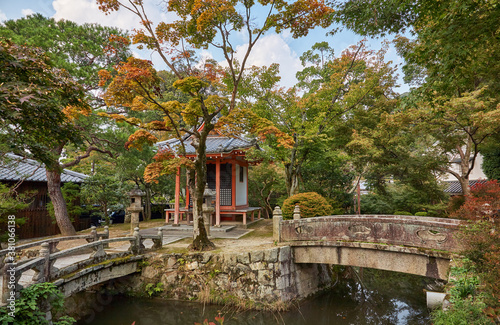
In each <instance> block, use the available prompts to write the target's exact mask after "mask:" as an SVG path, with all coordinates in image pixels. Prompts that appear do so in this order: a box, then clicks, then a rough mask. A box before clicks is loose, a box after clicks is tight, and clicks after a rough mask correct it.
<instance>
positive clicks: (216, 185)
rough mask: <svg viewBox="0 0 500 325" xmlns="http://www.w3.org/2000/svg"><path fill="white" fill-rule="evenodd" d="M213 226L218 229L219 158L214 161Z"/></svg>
mask: <svg viewBox="0 0 500 325" xmlns="http://www.w3.org/2000/svg"><path fill="white" fill-rule="evenodd" d="M215 226H216V227H220V158H217V159H216V160H215Z"/></svg>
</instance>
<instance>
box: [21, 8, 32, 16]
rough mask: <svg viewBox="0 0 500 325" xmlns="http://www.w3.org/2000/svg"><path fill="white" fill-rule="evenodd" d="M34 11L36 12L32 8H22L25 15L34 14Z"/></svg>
mask: <svg viewBox="0 0 500 325" xmlns="http://www.w3.org/2000/svg"><path fill="white" fill-rule="evenodd" d="M34 13H35V12H34V11H33V10H31V9H22V10H21V14H22V15H23V16H25V17H26V16H31V15H33V14H34Z"/></svg>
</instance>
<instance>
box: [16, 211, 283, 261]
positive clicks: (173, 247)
mask: <svg viewBox="0 0 500 325" xmlns="http://www.w3.org/2000/svg"><path fill="white" fill-rule="evenodd" d="M163 225H164V221H163V220H151V221H146V222H141V223H140V228H141V229H147V228H157V227H161V226H163ZM248 229H249V230H251V232H249V233H248V234H246V235H243V236H242V237H240V238H239V239H234V238H224V239H223V238H214V239H212V242H213V243H214V244H215V246H216V251H217V252H237V251H240V250H243V249H244V250H248V249H252V250H254V249H266V248H271V247H274V243H273V230H272V219H262V220H261V221H259V222H256V223H254V224H252V225H250V226H249V227H248ZM97 231H98V232H99V233H102V232H103V231H104V230H103V228H98V229H97ZM129 232H130V224H116V225H111V226H110V227H109V237H110V238H116V237H124V236H127V235H128V234H129ZM89 233H90V229H87V230H83V231H80V232H78V235H83V234H89ZM184 233H185V232H184ZM55 237H58V236H53V237H50V238H55ZM37 240H41V238H39V239H37ZM30 241H33V240H23V241H22V242H19V243H18V245H22V244H24V243H28V242H30ZM191 242H192V239H191V238H185V239H181V240H179V241H176V242H174V243H171V244H168V245H165V246H164V247H163V248H162V249H161V250H160V252H165V253H167V252H169V253H170V252H179V253H181V252H188V250H187V248H188V246H189V244H191ZM86 243H87V241H86V240H85V239H78V240H71V241H62V242H60V243H59V244H58V245H57V249H59V250H65V249H68V248H72V247H76V246H81V245H84V244H86ZM123 244H124V243H123V242H119V243H112V244H111V247H118V246H120V245H123ZM39 249H40V247H33V248H30V249H29V250H33V251H35V250H39Z"/></svg>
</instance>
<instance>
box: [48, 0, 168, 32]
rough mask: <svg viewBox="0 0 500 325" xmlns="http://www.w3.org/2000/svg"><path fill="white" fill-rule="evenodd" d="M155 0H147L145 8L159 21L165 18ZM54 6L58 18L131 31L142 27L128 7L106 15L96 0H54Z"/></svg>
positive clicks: (153, 19)
mask: <svg viewBox="0 0 500 325" xmlns="http://www.w3.org/2000/svg"><path fill="white" fill-rule="evenodd" d="M157 3H158V2H157V1H155V0H149V1H148V0H146V1H145V5H144V6H145V8H146V12H147V13H148V15H149V16H148V18H149V19H150V20H151V21H153V22H159V21H160V19H162V18H165V16H166V15H165V14H163V13H162V12H161V9H160V7H159V6H158V5H157ZM52 6H53V7H54V10H55V11H56V13H55V14H54V16H53V18H54V19H56V20H59V19H66V20H72V21H74V22H76V23H79V24H83V23H99V24H101V25H104V26H112V27H119V28H122V29H125V30H129V31H131V30H132V29H134V28H140V27H141V25H140V20H139V18H138V17H137V16H136V15H135V14H133V13H131V12H130V11H128V10H126V9H120V10H119V11H113V12H111V13H110V14H108V15H106V14H104V13H103V12H102V11H100V10H99V6H98V5H97V3H96V1H95V0H54V1H53V2H52Z"/></svg>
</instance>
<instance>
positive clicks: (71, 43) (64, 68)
mask: <svg viewBox="0 0 500 325" xmlns="http://www.w3.org/2000/svg"><path fill="white" fill-rule="evenodd" d="M0 35H3V36H5V37H9V38H11V39H14V40H15V41H16V42H18V43H27V44H29V46H38V47H40V50H29V49H28V48H27V47H23V49H26V51H27V52H28V53H36V55H37V56H38V58H37V57H35V58H34V60H35V61H36V60H41V62H44V64H45V66H44V67H43V68H42V70H36V69H29V67H28V69H27V71H22V70H21V69H16V68H17V66H16V63H17V62H19V61H21V62H22V64H24V65H26V62H28V61H29V57H25V56H23V55H22V53H19V54H18V57H16V58H15V60H14V61H8V60H7V61H5V64H6V65H7V66H9V65H11V66H12V67H13V68H11V70H12V73H13V74H12V75H11V76H8V75H7V76H5V78H6V79H7V81H8V82H9V83H3V84H2V93H5V94H7V95H6V96H8V97H5V98H6V100H8V101H9V103H7V105H6V106H5V107H6V108H7V109H6V110H3V111H2V112H3V114H4V115H5V116H7V117H8V119H6V122H5V124H3V125H2V129H4V128H5V129H6V131H5V133H4V134H3V136H7V135H9V138H8V140H7V141H8V143H10V144H11V147H10V148H9V150H10V151H13V152H15V153H17V154H20V155H22V156H26V155H27V154H28V153H29V155H30V157H31V158H33V159H35V160H37V161H39V162H42V163H44V164H45V169H46V176H47V188H48V193H49V195H50V198H51V202H52V204H53V207H54V214H55V217H56V221H57V224H58V227H59V229H60V231H61V233H62V234H64V235H72V234H75V229H74V227H73V225H72V224H71V222H70V219H69V216H68V212H67V205H66V202H65V200H64V197H63V195H62V192H61V171H62V170H63V169H64V168H68V167H72V166H75V165H77V164H78V163H79V162H80V161H81V160H82V159H85V158H87V157H88V156H89V155H90V153H91V152H92V151H101V152H108V153H111V151H110V150H109V148H108V145H109V143H110V142H109V139H102V138H101V137H100V136H99V133H100V132H101V131H102V129H101V128H99V125H98V124H99V122H100V120H99V118H97V116H96V115H95V114H94V111H95V110H96V109H99V108H100V106H101V105H102V103H101V102H100V100H99V99H98V98H97V97H96V96H94V92H93V91H95V90H96V89H98V82H97V81H98V78H97V71H98V70H100V69H102V68H108V69H109V68H110V67H111V66H112V65H113V64H115V63H117V62H120V61H121V60H122V59H124V58H125V57H127V56H128V54H129V53H128V41H127V40H126V39H125V38H124V37H123V35H124V34H123V33H122V32H121V31H119V30H117V29H113V28H108V27H101V26H99V25H97V24H86V25H81V26H80V25H77V24H76V23H74V22H69V21H64V20H61V21H58V22H56V21H55V20H54V19H48V18H45V17H43V16H41V15H34V16H29V17H27V18H23V19H19V20H13V21H7V22H6V23H5V26H2V27H0ZM42 53H43V57H45V58H42ZM56 68H57V69H56ZM5 71H8V70H5ZM39 71H43V73H40V72H39ZM51 75H53V76H51ZM36 77H39V78H40V80H37V79H36ZM19 105H21V107H22V109H21V111H20V110H19V109H20V106H19ZM103 121H106V119H101V122H103ZM70 144H71V145H72V146H73V148H75V149H77V150H78V151H79V153H78V154H76V155H73V159H72V160H67V161H65V162H64V163H61V162H60V158H61V156H62V155H63V152H64V151H65V150H66V149H67V148H68V145H70Z"/></svg>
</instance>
